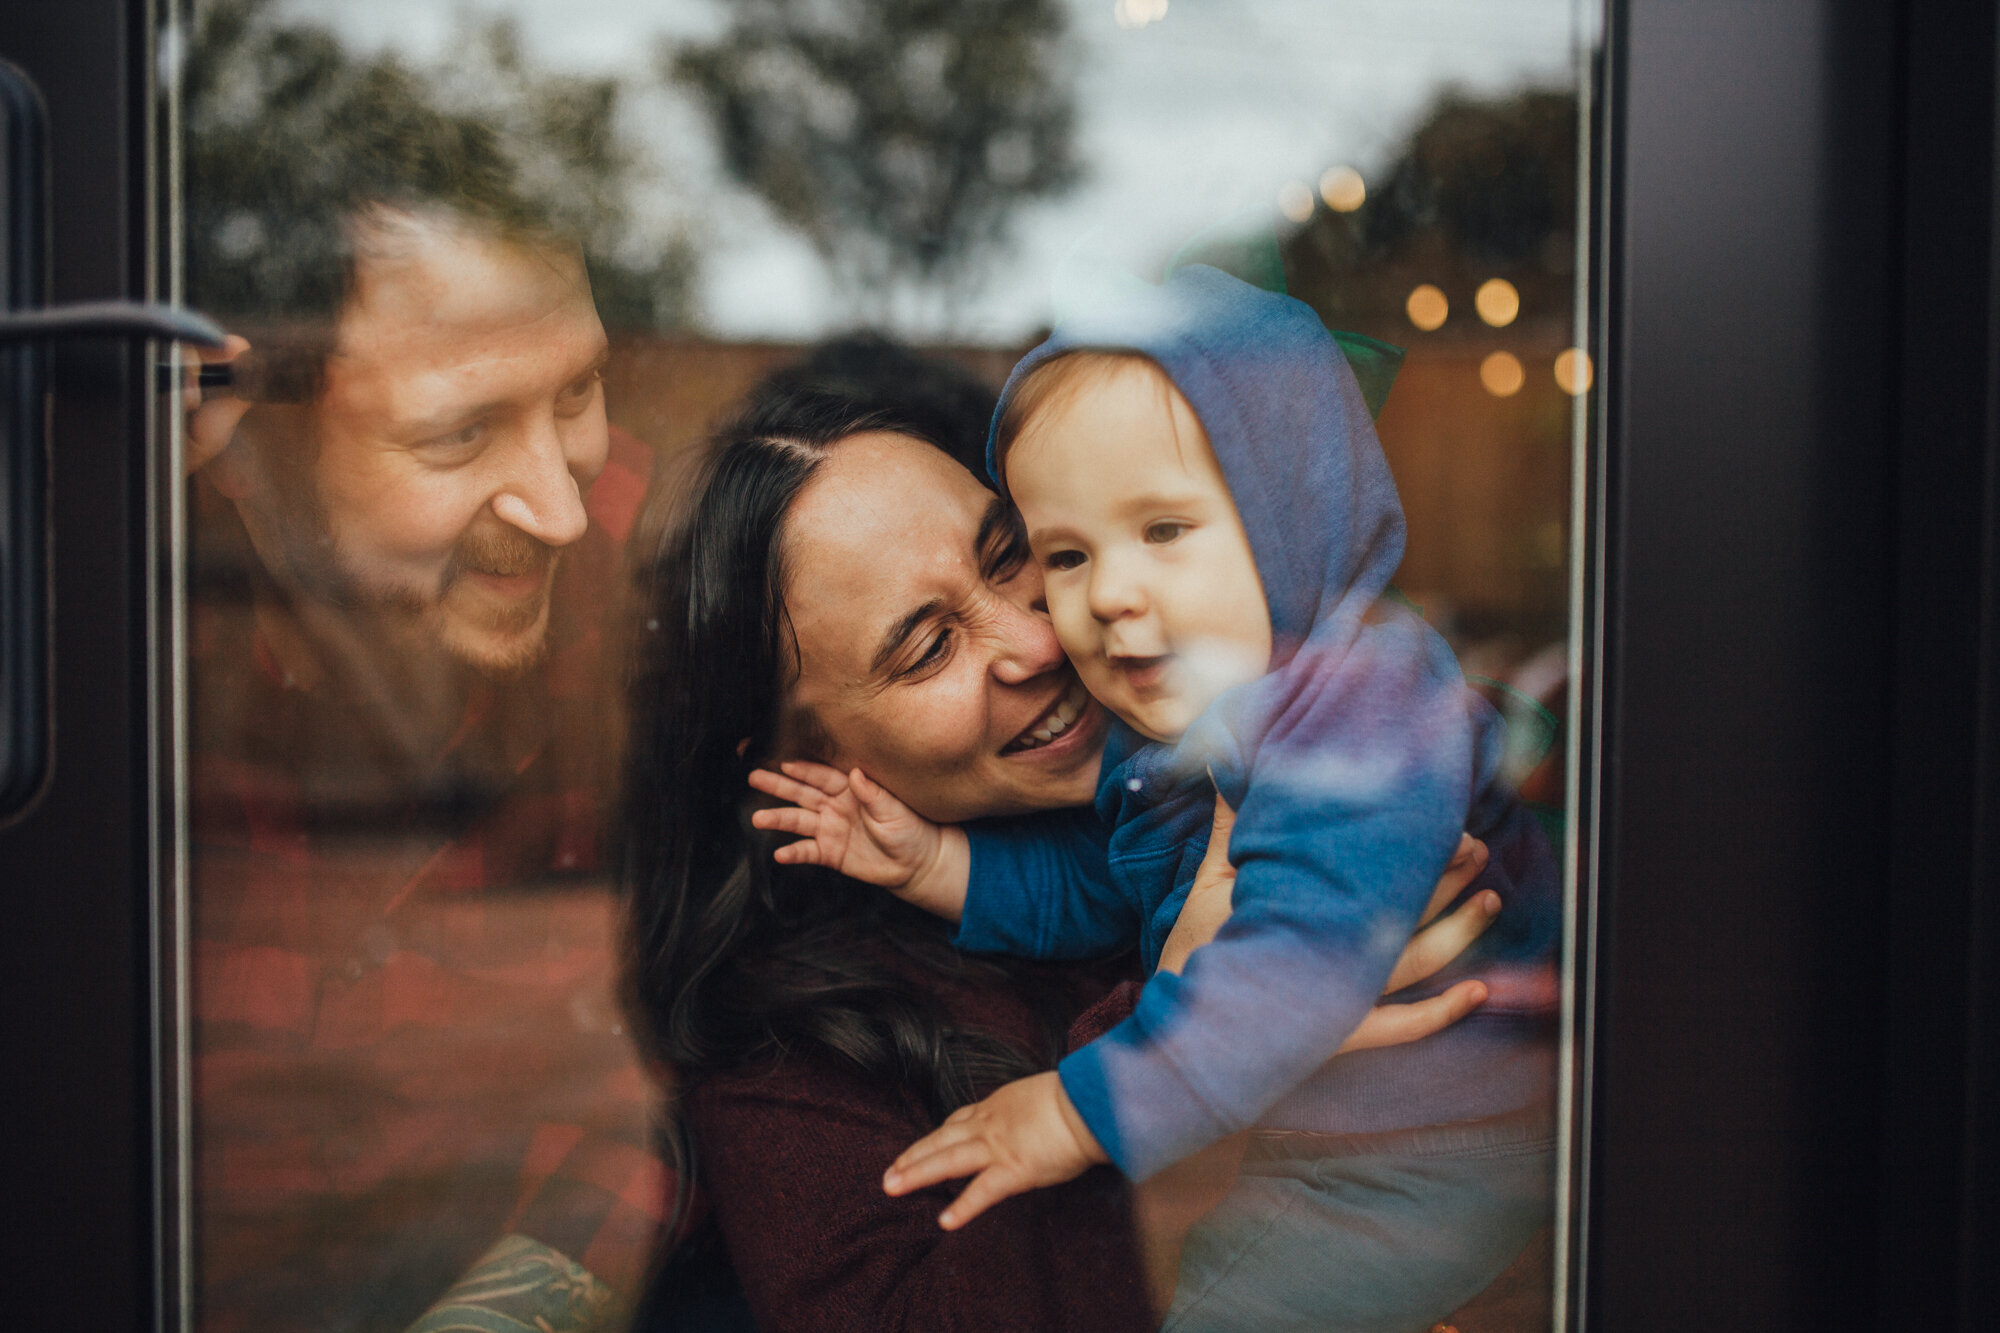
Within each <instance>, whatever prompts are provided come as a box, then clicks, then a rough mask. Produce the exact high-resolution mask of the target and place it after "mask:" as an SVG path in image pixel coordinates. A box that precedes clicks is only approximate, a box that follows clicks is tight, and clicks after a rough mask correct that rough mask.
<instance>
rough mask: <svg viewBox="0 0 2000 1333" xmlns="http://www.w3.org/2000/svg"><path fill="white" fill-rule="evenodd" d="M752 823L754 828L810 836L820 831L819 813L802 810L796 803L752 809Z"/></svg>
mask: <svg viewBox="0 0 2000 1333" xmlns="http://www.w3.org/2000/svg"><path fill="white" fill-rule="evenodd" d="M750 824H751V826H752V827H753V828H764V829H775V830H777V831H778V832H779V833H796V834H798V835H799V836H800V837H804V838H810V837H812V836H813V835H814V834H816V833H818V832H819V815H818V814H816V813H815V812H813V811H811V810H801V809H799V807H798V806H796V805H780V806H773V807H772V808H771V809H769V810H752V811H751V812H750Z"/></svg>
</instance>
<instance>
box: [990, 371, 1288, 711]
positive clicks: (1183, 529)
mask: <svg viewBox="0 0 2000 1333" xmlns="http://www.w3.org/2000/svg"><path fill="white" fill-rule="evenodd" d="M1006 472H1007V485H1008V489H1009V490H1010V491H1011V492H1012V493H1013V496H1014V500H1015V502H1016V503H1017V504H1018V505H1019V506H1020V508H1021V515H1022V517H1023V519H1025V520H1026V523H1027V529H1028V541H1029V543H1030V545H1031V546H1032V547H1033V550H1034V555H1035V560H1036V562H1037V563H1038V564H1040V565H1041V567H1042V577H1043V581H1044V583H1045V584H1046V587H1047V595H1048V604H1049V615H1050V618H1051V619H1052V620H1053V621H1054V622H1055V629H1056V637H1057V638H1058V639H1060V640H1061V641H1062V646H1063V651H1064V652H1066V653H1068V654H1069V658H1070V661H1071V662H1073V663H1074V664H1075V665H1076V669H1077V674H1078V675H1080V676H1081V677H1082V678H1083V683H1084V684H1085V685H1086V686H1088V687H1089V689H1090V692H1091V693H1092V694H1094V695H1096V696H1097V698H1098V699H1099V700H1100V701H1102V702H1103V703H1104V704H1105V705H1106V706H1107V707H1109V708H1110V709H1111V710H1112V711H1113V712H1115V713H1117V714H1118V716H1120V717H1122V718H1124V719H1125V721H1126V722H1128V723H1130V724H1131V725H1132V726H1133V727H1134V728H1135V729H1137V730H1138V731H1140V732H1142V733H1144V734H1145V735H1147V736H1149V737H1151V738H1152V739H1154V740H1162V741H1170V740H1174V739H1177V738H1178V737H1179V736H1180V734H1181V733H1182V732H1183V731H1185V730H1187V726H1188V724H1189V723H1190V722H1192V721H1193V720H1194V719H1195V717H1196V715H1197V714H1199V713H1200V712H1201V710H1202V709H1204V708H1206V707H1207V706H1208V705H1209V703H1210V702H1211V701H1212V700H1213V699H1214V698H1215V697H1216V696H1217V695H1218V694H1221V693H1222V692H1223V691H1224V690H1226V689H1229V688H1230V687H1231V686H1233V685H1240V684H1242V683H1243V682H1245V681H1249V680H1254V679H1256V678H1257V677H1258V676H1261V675H1262V674H1264V672H1265V671H1266V670H1267V669H1268V668H1269V666H1270V662H1271V616H1270V612H1269V610H1268V609H1267V608H1266V606H1265V604H1264V588H1263V584H1262V583H1261V582H1259V580H1258V578H1257V565H1256V561H1255V560H1254V559H1253V558H1252V556H1251V554H1250V541H1249V538H1248V537H1246V536H1245V535H1244V532H1243V521H1242V519H1241V518H1239V517H1238V516H1237V513H1236V503H1235V501H1234V500H1232V499H1231V498H1230V494H1229V486H1228V483H1227V482H1225V481H1224V479H1223V476H1222V469H1221V467H1220V466H1219V465H1218V464H1217V463H1216V461H1215V453H1214V451H1213V450H1211V449H1210V448H1209V444H1208V435H1207V432H1205V431H1204V430H1202V428H1201V422H1200V421H1199V420H1198V419H1197V418H1196V417H1195V414H1194V411H1193V409H1192V408H1190V407H1189V406H1188V403H1187V400H1186V399H1185V398H1183V397H1181V395H1180V391H1179V390H1177V389H1175V388H1174V387H1173V384H1172V383H1171V382H1170V381H1169V380H1168V379H1167V378H1166V377H1165V376H1164V375H1163V374H1161V373H1160V371H1159V370H1158V369H1157V368H1156V367H1155V366H1153V364H1152V363H1151V362H1149V361H1143V360H1139V359H1137V358H1121V359H1120V360H1119V361H1118V362H1117V363H1116V367H1115V369H1113V370H1111V371H1110V372H1109V373H1108V374H1106V375H1091V376H1090V377H1089V378H1086V379H1084V380H1083V381H1081V382H1080V383H1078V384H1075V385H1071V386H1066V391H1065V392H1062V393H1058V394H1056V395H1055V396H1054V398H1053V401H1052V402H1051V403H1050V404H1049V405H1048V406H1047V407H1045V408H1043V409H1042V410H1041V411H1039V412H1037V413H1036V414H1035V415H1034V416H1032V417H1031V418H1030V419H1029V420H1028V421H1027V422H1026V424H1025V426H1024V428H1023V429H1022V431H1021V432H1020V434H1019V436H1018V438H1017V439H1016V441H1015V444H1014V446H1013V448H1012V449H1011V450H1009V452H1008V455H1007V460H1006Z"/></svg>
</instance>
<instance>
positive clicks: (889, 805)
mask: <svg viewBox="0 0 2000 1333" xmlns="http://www.w3.org/2000/svg"><path fill="white" fill-rule="evenodd" d="M847 780H848V782H849V784H850V785H852V786H853V788H854V794H855V796H857V797H859V798H860V801H861V808H862V809H863V810H866V811H867V812H868V814H869V816H870V817H871V818H873V819H875V820H877V821H881V820H885V819H893V818H895V817H896V816H897V815H900V814H902V813H903V812H904V811H905V810H908V809H909V807H908V806H906V805H904V804H903V803H902V802H901V801H899V800H897V799H896V798H895V797H894V796H891V795H890V794H889V792H888V789H887V788H885V787H882V786H879V785H878V784H877V783H876V781H875V779H873V778H871V777H869V776H868V775H867V774H866V773H863V772H862V771H861V770H860V769H858V768H857V769H855V770H854V771H853V772H852V773H849V774H848V775H847Z"/></svg>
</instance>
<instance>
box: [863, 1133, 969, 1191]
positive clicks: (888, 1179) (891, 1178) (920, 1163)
mask: <svg viewBox="0 0 2000 1333" xmlns="http://www.w3.org/2000/svg"><path fill="white" fill-rule="evenodd" d="M921 1147H923V1144H922V1143H918V1144H916V1145H915V1146H914V1147H912V1148H911V1149H910V1151H909V1152H906V1153H904V1154H903V1155H902V1156H901V1157H899V1158H897V1159H896V1163H895V1165H893V1166H891V1167H890V1168H889V1169H888V1171H887V1172H885V1173H884V1174H883V1176H882V1188H883V1190H884V1191H885V1192H887V1193H889V1194H892V1195H898V1196H900V1195H904V1194H909V1193H912V1192H914V1191H916V1190H921V1189H928V1188H930V1187H931V1186H932V1185H937V1184H941V1183H943V1182H944V1181H947V1180H957V1179H959V1178H960V1177H961V1176H970V1175H976V1174H978V1173H979V1172H981V1171H984V1170H985V1169H986V1168H987V1167H989V1166H991V1165H992V1164H993V1149H992V1147H991V1146H990V1145H989V1144H988V1143H987V1142H986V1141H985V1140H984V1139H960V1140H958V1141H957V1142H954V1143H947V1144H944V1145H943V1146H941V1147H938V1148H936V1149H933V1150H931V1151H928V1152H924V1153H921V1154H917V1155H916V1156H912V1154H913V1153H917V1149H918V1148H921Z"/></svg>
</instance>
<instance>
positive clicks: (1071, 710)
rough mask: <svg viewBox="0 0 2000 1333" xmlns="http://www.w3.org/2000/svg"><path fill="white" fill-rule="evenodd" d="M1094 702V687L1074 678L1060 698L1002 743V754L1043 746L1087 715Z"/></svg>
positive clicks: (1037, 748)
mask: <svg viewBox="0 0 2000 1333" xmlns="http://www.w3.org/2000/svg"><path fill="white" fill-rule="evenodd" d="M1089 704H1090V691H1088V690H1086V689H1084V688H1083V682H1082V681H1080V680H1073V681H1071V682H1070V686H1069V688H1068V689H1066V690H1064V691H1063V692H1062V693H1061V694H1060V695H1058V696H1056V701H1055V702H1054V703H1052V704H1050V705H1049V706H1048V708H1047V709H1045V710H1044V711H1043V713H1042V715H1041V716H1040V717H1038V718H1036V719H1035V720H1034V721H1033V722H1031V723H1029V724H1028V727H1027V729H1026V730H1025V731H1023V732H1022V733H1021V734H1020V735H1018V736H1016V737H1015V738H1014V739H1013V740H1011V741H1008V742H1007V744H1006V745H1004V746H1002V747H1001V750H1000V753H1001V754H1020V753H1022V752H1023V751H1027V750H1039V749H1041V748H1042V747H1043V746H1044V745H1047V744H1048V743H1049V742H1050V741H1052V740H1054V739H1055V738H1056V737H1058V736H1060V735H1062V734H1063V733H1064V732H1065V731H1068V730H1069V728H1070V726H1071V724H1072V723H1074V722H1075V721H1076V720H1077V718H1079V717H1081V716H1082V715H1083V710H1084V709H1085V708H1086V707H1088V706H1089Z"/></svg>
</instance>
